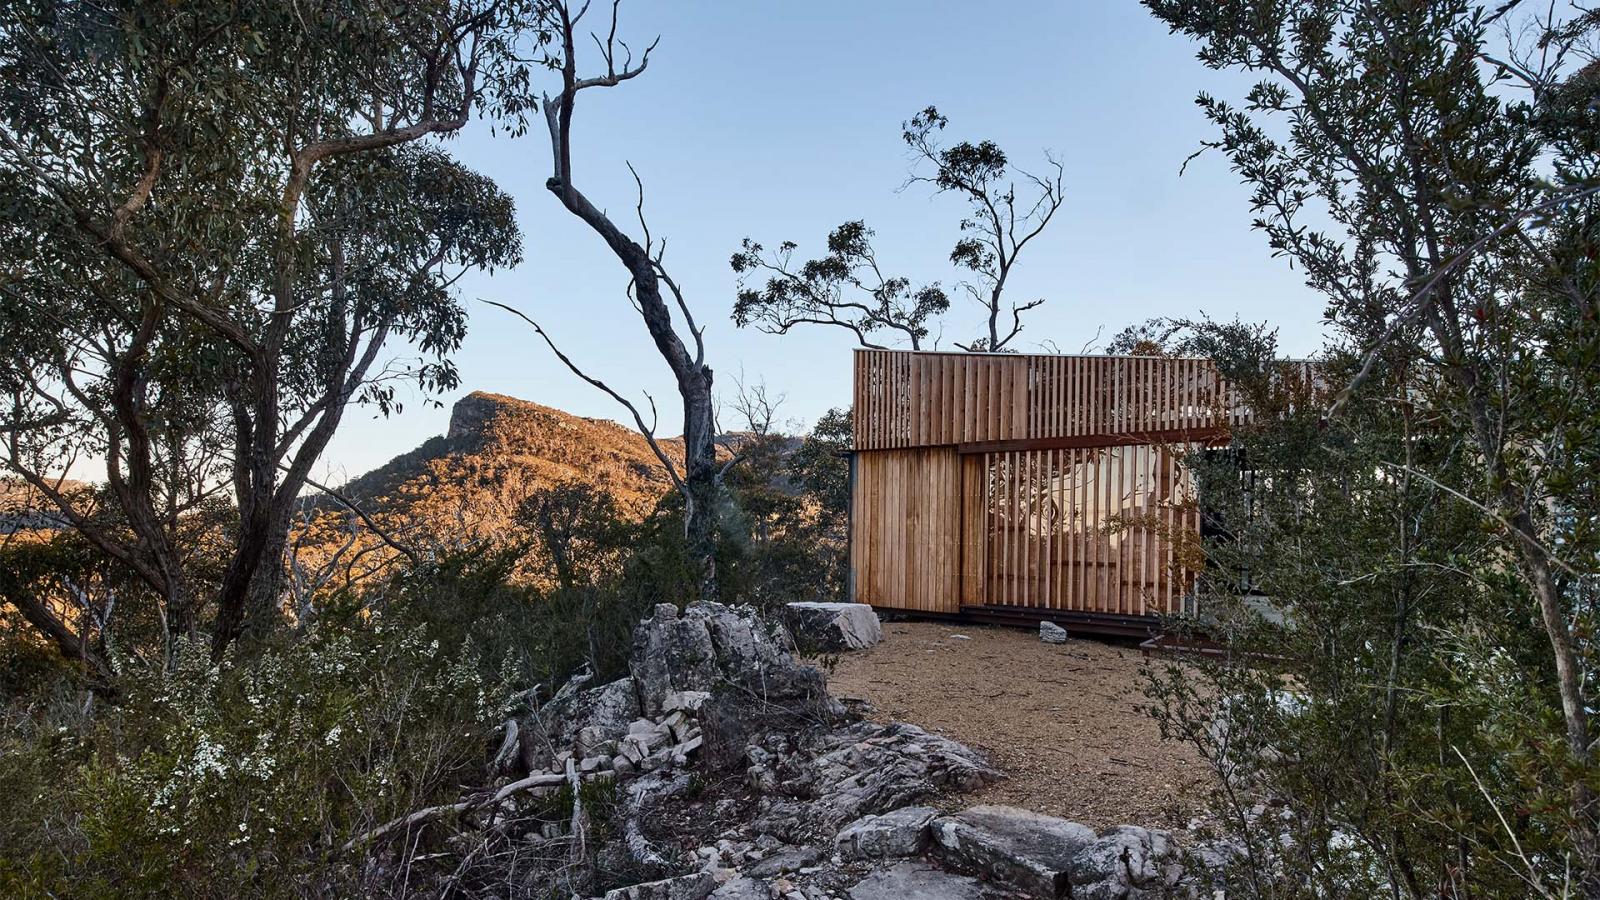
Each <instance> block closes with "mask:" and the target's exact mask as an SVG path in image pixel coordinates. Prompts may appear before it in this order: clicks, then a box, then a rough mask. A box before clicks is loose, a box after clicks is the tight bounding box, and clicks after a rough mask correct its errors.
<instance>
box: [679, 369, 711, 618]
mask: <svg viewBox="0 0 1600 900" xmlns="http://www.w3.org/2000/svg"><path fill="white" fill-rule="evenodd" d="M705 382H706V385H705V391H704V393H703V394H700V393H696V394H695V395H694V396H685V397H684V398H683V456H684V479H683V483H684V488H685V493H686V495H687V496H686V497H685V502H684V516H685V519H684V532H685V536H686V538H687V540H688V545H689V558H690V560H692V561H693V563H694V565H695V566H696V567H697V568H698V571H697V572H696V573H695V578H696V580H697V581H698V583H699V591H700V599H701V600H707V601H714V600H716V599H717V533H716V532H717V490H718V486H717V460H716V434H715V431H716V425H715V420H714V418H713V410H712V406H711V370H710V369H706V370H705Z"/></svg>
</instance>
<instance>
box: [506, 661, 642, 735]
mask: <svg viewBox="0 0 1600 900" xmlns="http://www.w3.org/2000/svg"><path fill="white" fill-rule="evenodd" d="M637 718H639V700H638V697H637V695H636V694H635V692H634V689H633V681H632V679H629V678H619V679H617V680H616V681H613V682H610V683H608V684H604V685H601V686H600V687H596V688H589V689H588V690H581V691H566V690H563V691H562V692H561V693H560V694H558V695H556V697H554V698H553V699H551V701H550V702H549V703H546V704H545V705H544V706H542V707H540V708H539V711H538V712H537V713H535V714H534V716H533V718H532V720H531V721H530V722H529V723H528V724H529V726H530V727H529V728H528V729H527V731H528V733H529V734H530V735H533V734H536V735H538V736H539V737H538V738H536V739H535V741H534V743H535V744H536V745H539V746H545V747H549V746H554V747H571V746H573V745H575V744H577V743H578V737H579V733H580V732H583V733H584V735H583V736H584V738H585V743H586V744H588V745H589V746H598V745H600V744H601V743H604V742H606V741H614V740H617V739H618V738H621V737H622V736H623V735H625V734H627V733H628V723H630V722H632V721H633V720H635V719H637Z"/></svg>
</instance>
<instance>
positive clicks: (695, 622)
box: [522, 604, 1193, 900]
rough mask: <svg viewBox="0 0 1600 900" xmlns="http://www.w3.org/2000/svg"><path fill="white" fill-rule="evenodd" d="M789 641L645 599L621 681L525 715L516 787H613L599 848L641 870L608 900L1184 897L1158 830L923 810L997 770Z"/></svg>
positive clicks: (698, 608) (581, 687)
mask: <svg viewBox="0 0 1600 900" xmlns="http://www.w3.org/2000/svg"><path fill="white" fill-rule="evenodd" d="M792 651H793V643H792V641H791V640H790V637H789V633H788V631H786V630H785V629H784V628H782V627H780V626H774V625H770V624H767V623H766V622H764V621H763V620H762V619H761V618H760V617H759V616H758V615H756V614H755V613H754V612H753V611H752V610H749V609H744V608H734V607H728V606H723V605H719V604H693V605H691V606H690V607H688V608H687V609H685V610H684V611H682V612H679V611H678V610H677V609H676V608H675V607H671V606H666V605H663V606H659V607H657V608H656V610H655V611H654V612H653V613H652V615H651V616H650V617H649V618H647V619H645V620H643V621H642V622H641V623H640V624H639V626H638V628H637V629H636V630H635V633H634V639H633V657H632V659H631V661H630V674H629V676H628V677H627V678H623V679H619V680H617V681H613V682H611V683H609V684H603V685H599V686H597V687H589V686H588V685H587V684H586V683H585V682H584V681H583V680H582V679H581V678H580V679H578V680H575V682H574V683H573V684H572V685H569V686H568V687H567V688H564V689H563V690H562V691H561V692H560V693H558V694H557V695H556V697H554V698H552V699H551V700H550V701H549V702H547V703H546V704H544V705H543V706H542V707H540V709H539V711H538V712H537V713H536V714H535V715H534V716H533V717H532V720H531V721H528V722H527V723H526V724H525V725H524V726H523V729H522V733H523V734H524V735H525V736H527V735H533V736H534V739H533V740H534V743H535V744H536V745H537V746H538V747H540V748H542V749H541V750H539V751H538V752H536V753H533V754H532V755H533V756H534V757H535V759H534V762H533V765H532V766H531V768H532V770H533V771H534V772H535V773H546V774H539V775H537V777H538V778H540V779H543V780H542V781H541V782H540V784H541V785H545V786H542V787H539V788H537V789H536V790H534V791H530V793H534V794H536V795H537V794H539V793H543V794H546V795H549V794H550V793H552V792H554V791H557V790H560V789H562V788H561V785H563V784H579V783H583V782H590V781H604V782H612V783H615V784H616V789H615V791H614V792H613V793H612V795H611V796H612V798H613V799H612V800H611V801H610V808H609V809H608V810H607V811H606V815H607V816H608V817H609V822H608V824H609V827H607V828H605V829H604V833H605V834H607V835H608V840H607V841H606V843H605V845H604V846H602V847H599V848H595V850H594V852H595V855H596V857H597V858H599V859H602V860H606V861H607V862H608V863H611V862H614V863H616V865H607V866H605V867H604V868H606V869H608V870H610V871H617V870H627V871H630V872H633V873H636V874H635V876H634V877H635V878H636V879H637V882H638V883H635V884H629V885H626V886H621V887H616V888H614V889H612V890H610V891H609V892H608V893H605V895H604V897H605V900H704V898H706V897H710V898H713V900H819V898H844V897H849V898H851V900H932V898H955V900H963V898H966V900H998V898H1003V897H1033V898H1039V900H1058V898H1062V897H1071V898H1074V900H1083V898H1088V900H1145V898H1155V897H1165V896H1192V895H1193V892H1192V891H1190V890H1189V887H1188V885H1186V884H1185V883H1184V882H1183V880H1182V876H1183V871H1182V867H1181V866H1180V865H1179V864H1178V859H1179V854H1178V851H1177V850H1176V849H1175V847H1174V845H1173V841H1172V838H1171V837H1170V836H1169V835H1168V834H1166V833H1165V832H1160V831H1151V830H1146V829H1143V828H1134V827H1122V828H1114V829H1109V830H1107V831H1103V832H1100V833H1099V834H1096V833H1095V832H1093V831H1091V830H1090V829H1089V828H1087V827H1085V826H1083V825H1079V824H1076V823H1073V822H1068V821H1065V820H1062V819H1056V818H1052V817H1050V816H1043V815H1039V814H1037V813H1032V812H1027V811H1025V810H1020V809H1014V808H1010V807H998V806H978V807H973V808H971V809H968V810H966V811H964V812H958V813H954V814H951V815H943V816H941V815H938V813H937V812H936V810H935V808H934V807H933V806H932V805H931V804H932V803H934V802H935V801H941V802H942V801H944V800H947V799H948V798H949V797H951V796H953V795H956V794H960V793H962V792H966V791H970V790H973V789H975V788H977V787H981V786H982V785H984V784H986V783H989V782H991V781H993V780H995V779H997V778H999V777H1000V774H999V773H998V772H997V771H995V770H994V769H993V768H992V767H991V766H990V765H989V764H988V762H987V761H986V760H985V759H984V758H983V756H982V755H981V754H979V753H977V752H976V751H974V750H972V749H971V748H969V747H967V746H965V745H963V744H960V743H957V742H955V741H952V740H950V739H948V738H945V737H942V736H940V735H936V734H930V733H928V732H927V731H925V730H923V729H921V728H918V727H917V726H915V725H909V724H905V723H883V722H872V721H859V720H858V721H851V720H850V719H849V717H848V716H846V715H845V714H844V712H843V710H842V708H841V707H840V706H839V704H838V703H837V702H836V701H834V700H833V699H832V698H830V697H829V696H828V694H827V692H826V684H825V682H824V680H823V678H822V676H821V674H820V673H818V672H817V671H816V670H814V669H812V668H810V667H808V666H805V665H802V664H801V663H800V662H798V661H797V660H796V659H795V657H794V654H793V652H792ZM558 773H565V774H566V778H565V779H563V778H561V777H557V775H558ZM530 777H534V776H530ZM546 802H548V801H546ZM574 819H575V820H576V815H574ZM554 827H555V828H556V831H555V832H549V831H546V832H544V834H543V837H544V838H545V839H548V840H559V839H560V837H561V836H560V832H559V828H560V826H559V825H556V826H554ZM686 847H692V848H693V849H692V850H687V851H686V850H685V848H686ZM1185 892H1188V893H1185Z"/></svg>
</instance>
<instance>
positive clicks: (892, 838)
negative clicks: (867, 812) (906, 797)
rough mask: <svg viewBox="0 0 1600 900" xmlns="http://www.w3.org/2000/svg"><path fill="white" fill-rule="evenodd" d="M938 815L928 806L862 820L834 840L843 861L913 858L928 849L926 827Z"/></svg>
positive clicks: (903, 808) (912, 807) (914, 807)
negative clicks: (898, 857) (896, 857)
mask: <svg viewBox="0 0 1600 900" xmlns="http://www.w3.org/2000/svg"><path fill="white" fill-rule="evenodd" d="M935 815H938V811H937V810H935V809H934V808H933V807H931V806H905V807H901V808H900V809H897V810H894V811H892V812H886V813H884V814H883V815H880V816H862V817H861V818H859V819H857V820H855V821H854V822H851V823H850V824H849V825H846V826H845V827H844V828H843V829H841V830H840V831H839V835H838V837H837V838H835V839H834V846H835V847H836V848H837V849H838V851H839V856H841V857H842V858H844V859H884V858H887V857H895V856H916V855H918V854H920V853H921V852H922V851H923V850H924V849H926V848H927V846H928V823H929V822H930V821H932V820H933V817H934V816H935Z"/></svg>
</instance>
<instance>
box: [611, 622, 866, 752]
mask: <svg viewBox="0 0 1600 900" xmlns="http://www.w3.org/2000/svg"><path fill="white" fill-rule="evenodd" d="M792 650H793V643H792V641H791V640H790V638H789V634H788V632H786V631H784V629H783V628H781V627H779V626H775V625H771V624H768V623H766V622H764V621H762V619H761V618H760V617H759V616H758V615H756V613H755V611H754V610H751V609H749V608H748V607H745V608H734V607H728V606H724V605H722V604H720V603H696V604H693V605H692V606H690V607H689V608H688V609H686V610H684V611H683V612H682V613H679V612H678V608H677V607H675V606H673V605H672V604H670V603H663V604H660V605H658V606H656V608H655V613H654V614H653V615H652V616H651V618H649V619H646V620H645V621H644V622H641V623H640V625H639V627H638V628H637V629H635V630H634V634H633V653H632V656H631V657H630V661H629V671H630V672H631V673H632V675H633V683H634V686H635V689H636V690H637V691H638V695H639V706H640V708H641V709H642V710H644V712H645V714H647V715H654V714H656V713H658V712H660V711H661V710H663V709H664V708H665V704H666V700H667V697H668V695H670V694H673V693H677V692H682V691H704V692H707V693H708V694H710V695H711V696H712V697H713V698H715V700H716V701H717V702H718V703H719V704H724V705H726V704H730V703H732V704H735V705H737V706H739V707H741V708H742V710H743V711H744V712H745V713H747V714H749V715H751V716H753V717H754V718H755V719H756V720H757V721H756V723H755V724H762V723H765V722H766V721H768V720H769V719H770V718H771V717H772V716H774V715H779V716H782V717H786V718H796V717H798V718H800V719H802V720H806V721H809V722H816V723H826V722H828V721H830V720H832V719H834V718H837V717H838V716H839V715H840V714H842V713H843V708H842V707H840V706H839V704H838V702H837V701H835V700H834V699H833V698H832V697H830V696H828V683H827V680H826V679H824V678H823V676H822V673H821V672H818V671H817V670H816V669H813V668H811V667H810V666H807V665H805V664H803V663H801V662H799V661H798V660H796V659H795V658H794V655H793V653H792V652H791V651H792Z"/></svg>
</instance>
